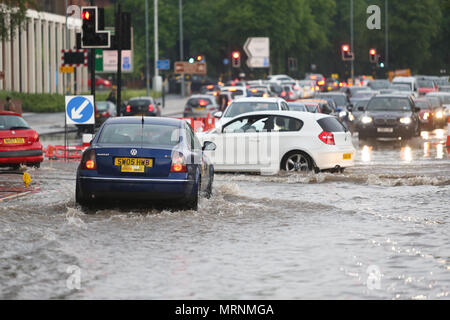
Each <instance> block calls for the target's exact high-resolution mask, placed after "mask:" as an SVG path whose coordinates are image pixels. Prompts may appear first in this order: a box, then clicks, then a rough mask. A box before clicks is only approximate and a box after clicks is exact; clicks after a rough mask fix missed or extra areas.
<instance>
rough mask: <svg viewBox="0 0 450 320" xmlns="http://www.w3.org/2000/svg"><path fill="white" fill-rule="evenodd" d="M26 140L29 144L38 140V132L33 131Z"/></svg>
mask: <svg viewBox="0 0 450 320" xmlns="http://www.w3.org/2000/svg"><path fill="white" fill-rule="evenodd" d="M26 141H27V142H28V143H29V144H32V143H35V142H38V141H39V134H38V133H37V132H34V134H33V136H31V137H28V138H27V139H26Z"/></svg>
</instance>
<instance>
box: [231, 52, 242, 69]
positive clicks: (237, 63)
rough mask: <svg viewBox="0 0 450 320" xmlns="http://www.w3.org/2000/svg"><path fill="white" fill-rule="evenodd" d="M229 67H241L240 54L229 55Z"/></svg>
mask: <svg viewBox="0 0 450 320" xmlns="http://www.w3.org/2000/svg"><path fill="white" fill-rule="evenodd" d="M231 60H232V63H231V65H232V66H233V68H239V67H240V66H241V53H240V52H239V51H233V53H232V54H231Z"/></svg>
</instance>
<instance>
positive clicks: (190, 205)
mask: <svg viewBox="0 0 450 320" xmlns="http://www.w3.org/2000/svg"><path fill="white" fill-rule="evenodd" d="M199 193H200V178H199V182H198V184H197V187H196V188H195V190H194V192H193V194H192V195H190V196H189V197H187V198H186V200H185V201H184V209H185V210H194V211H197V210H198V198H199Z"/></svg>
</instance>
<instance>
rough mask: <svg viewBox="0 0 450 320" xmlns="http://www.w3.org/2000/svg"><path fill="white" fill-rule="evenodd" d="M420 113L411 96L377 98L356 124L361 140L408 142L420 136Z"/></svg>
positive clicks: (381, 96) (370, 103) (373, 99)
mask: <svg viewBox="0 0 450 320" xmlns="http://www.w3.org/2000/svg"><path fill="white" fill-rule="evenodd" d="M419 111H420V109H419V108H417V107H416V105H415V103H414V101H413V100H412V98H411V97H409V96H405V95H378V96H375V97H373V98H372V99H371V100H370V101H369V103H368V104H367V107H366V109H365V112H364V114H363V116H362V117H361V118H360V119H359V121H358V122H357V124H356V130H357V131H358V132H359V139H360V140H363V139H368V138H376V139H392V140H394V139H395V140H407V139H410V138H413V137H416V136H419V135H420V122H419Z"/></svg>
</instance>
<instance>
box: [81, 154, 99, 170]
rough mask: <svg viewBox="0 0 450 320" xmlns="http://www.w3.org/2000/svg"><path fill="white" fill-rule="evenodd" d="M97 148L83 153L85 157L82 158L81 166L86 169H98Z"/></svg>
mask: <svg viewBox="0 0 450 320" xmlns="http://www.w3.org/2000/svg"><path fill="white" fill-rule="evenodd" d="M95 158H96V155H95V150H93V149H91V150H89V151H87V152H86V153H85V154H83V159H82V160H81V167H82V168H83V169H84V170H97V161H96V159H95Z"/></svg>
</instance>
